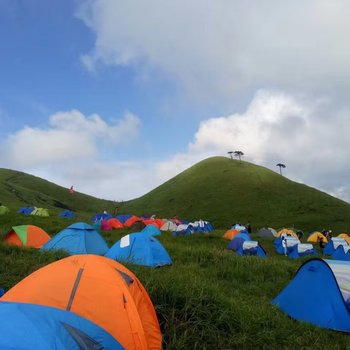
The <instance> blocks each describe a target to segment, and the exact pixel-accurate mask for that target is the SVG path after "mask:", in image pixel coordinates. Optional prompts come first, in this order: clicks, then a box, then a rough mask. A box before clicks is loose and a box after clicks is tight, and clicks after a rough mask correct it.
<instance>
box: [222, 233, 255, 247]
mask: <svg viewBox="0 0 350 350" xmlns="http://www.w3.org/2000/svg"><path fill="white" fill-rule="evenodd" d="M251 240H252V239H251V238H250V236H249V234H248V233H242V232H240V233H239V234H238V235H237V236H236V237H235V238H233V239H232V241H231V242H230V243H229V244H228V246H227V249H230V250H234V251H237V250H238V249H239V248H241V247H242V246H243V243H244V242H245V241H251Z"/></svg>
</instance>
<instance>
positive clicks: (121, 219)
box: [115, 214, 132, 224]
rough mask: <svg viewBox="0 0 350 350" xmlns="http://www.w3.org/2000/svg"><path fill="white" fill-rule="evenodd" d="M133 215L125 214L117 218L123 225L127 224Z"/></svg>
mask: <svg viewBox="0 0 350 350" xmlns="http://www.w3.org/2000/svg"><path fill="white" fill-rule="evenodd" d="M131 217H132V215H129V214H125V215H117V216H116V217H115V218H116V219H118V220H119V221H120V222H121V223H122V224H125V221H127V220H128V219H130V218H131Z"/></svg>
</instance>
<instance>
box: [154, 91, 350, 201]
mask: <svg viewBox="0 0 350 350" xmlns="http://www.w3.org/2000/svg"><path fill="white" fill-rule="evenodd" d="M306 101H308V99H304V98H301V97H299V98H296V97H293V96H291V95H288V94H284V93H280V92H276V91H274V92H272V91H260V92H258V93H257V94H256V96H255V98H254V99H253V100H252V102H251V103H250V105H249V107H248V108H247V110H246V112H244V113H242V114H235V115H231V116H227V117H218V118H212V119H209V120H206V121H203V122H202V123H201V124H200V126H199V129H198V131H197V132H196V134H195V136H194V141H193V142H192V143H191V144H189V147H188V153H186V154H178V155H176V156H174V157H173V159H172V160H170V161H168V162H164V163H162V164H160V165H159V166H158V170H159V172H160V173H161V174H162V175H163V176H164V178H168V177H170V176H171V175H174V174H176V173H178V172H180V171H182V170H184V169H185V168H187V167H188V166H189V165H192V164H194V163H196V162H197V161H199V160H201V159H203V158H206V157H208V156H213V155H225V156H228V155H227V152H228V151H231V150H232V151H235V150H241V151H243V152H244V154H245V156H244V158H245V159H246V160H248V161H251V162H253V163H256V164H259V165H263V166H267V167H269V168H272V169H274V170H276V171H278V169H277V168H276V164H277V163H279V162H282V163H284V164H286V166H287V168H286V169H285V171H284V173H285V174H286V176H287V177H289V178H291V179H293V180H295V181H298V182H303V183H305V184H308V185H311V186H315V187H317V188H320V189H323V190H325V191H327V192H328V193H331V194H333V195H336V196H339V197H341V198H344V199H346V200H348V201H350V186H349V185H348V178H349V176H350V165H349V164H348V161H347V160H348V159H349V157H350V139H349V137H348V136H347V135H348V130H349V129H350V118H349V116H350V109H343V110H333V111H332V109H333V107H334V106H332V105H331V104H330V102H329V101H327V100H318V101H314V102H313V103H310V102H306ZM325 111H327V112H325ZM330 111H332V112H330Z"/></svg>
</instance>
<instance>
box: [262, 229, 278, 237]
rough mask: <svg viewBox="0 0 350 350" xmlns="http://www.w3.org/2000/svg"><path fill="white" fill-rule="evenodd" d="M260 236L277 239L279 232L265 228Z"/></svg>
mask: <svg viewBox="0 0 350 350" xmlns="http://www.w3.org/2000/svg"><path fill="white" fill-rule="evenodd" d="M258 236H260V237H266V238H275V237H277V232H276V230H274V229H273V228H271V227H268V228H265V227H263V228H261V229H260V230H259V231H258Z"/></svg>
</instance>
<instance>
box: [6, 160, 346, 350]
mask: <svg viewBox="0 0 350 350" xmlns="http://www.w3.org/2000/svg"><path fill="white" fill-rule="evenodd" d="M0 200H1V201H2V203H4V204H6V205H8V206H9V207H10V208H11V209H13V210H12V211H11V213H9V214H6V215H3V216H0V239H1V238H2V236H3V235H4V234H5V233H6V232H7V230H8V229H9V227H10V226H14V225H20V224H34V225H37V226H40V227H41V228H43V229H44V230H45V231H46V232H48V233H49V234H50V235H54V234H56V233H57V232H59V231H60V230H62V229H63V228H65V227H66V226H68V225H69V224H71V223H72V221H86V222H89V221H88V220H89V218H90V214H92V213H93V212H97V211H100V210H102V209H105V208H106V209H107V210H109V211H111V210H112V208H111V207H107V206H108V205H112V203H110V202H107V201H103V200H98V199H95V198H93V197H90V196H85V195H83V194H80V193H75V194H74V196H71V195H70V194H69V192H68V190H67V189H66V188H62V187H60V186H56V185H54V184H52V183H50V182H47V181H44V180H42V179H39V178H36V177H34V176H29V175H26V174H23V173H19V172H14V171H10V170H0ZM26 205H36V206H44V207H47V208H49V209H52V211H58V210H61V209H60V208H63V207H68V208H71V209H74V210H75V211H78V212H80V216H79V219H75V220H65V219H60V218H58V217H57V216H50V217H44V218H41V217H31V216H24V215H20V214H16V213H15V210H16V209H18V207H20V206H26ZM122 209H123V211H125V212H131V213H133V212H135V213H137V212H138V213H141V212H146V211H155V212H157V213H158V214H159V215H160V216H168V215H174V214H177V215H179V216H183V217H188V218H192V217H193V218H197V217H198V218H199V217H203V218H204V217H205V218H208V219H210V220H212V221H213V222H214V223H215V224H216V225H217V226H219V225H222V227H224V226H229V225H230V224H231V223H232V222H234V221H241V222H242V223H245V221H248V220H251V221H252V223H253V224H254V227H255V229H257V227H258V225H259V224H261V225H263V224H265V223H268V224H269V225H273V226H276V227H277V226H282V225H292V224H294V225H298V226H301V227H303V228H304V227H311V226H312V227H313V228H315V227H320V226H323V225H324V226H331V227H332V228H333V229H334V230H335V231H337V229H336V227H337V228H338V229H339V230H342V227H346V222H349V215H350V209H349V204H347V203H345V202H342V201H340V200H338V199H335V198H333V197H331V196H328V195H326V194H324V193H322V192H319V191H317V190H315V189H312V188H310V187H307V186H303V185H300V184H297V183H294V182H292V181H289V180H288V179H286V178H284V177H281V176H279V175H278V174H275V173H274V172H272V171H270V170H267V169H265V168H262V167H257V166H255V165H252V164H249V163H245V162H242V164H239V162H236V161H231V160H229V159H225V158H212V159H208V160H206V161H203V162H201V163H199V164H197V165H195V166H194V167H192V168H190V169H188V170H187V171H185V172H184V173H182V174H180V175H179V176H177V177H175V178H174V179H172V180H170V181H168V182H167V183H165V184H164V185H162V186H160V187H158V188H157V189H155V190H154V191H152V192H150V193H149V194H147V195H145V196H144V197H141V198H140V199H138V200H135V201H130V202H128V203H126V204H125V205H123V206H122ZM129 232H130V231H128V230H118V231H116V230H114V231H108V232H102V234H103V236H104V237H105V239H106V240H107V242H108V244H109V245H112V244H113V243H114V242H116V241H117V240H118V239H120V238H121V237H122V236H123V235H125V234H127V233H129ZM223 233H224V230H216V231H215V232H214V233H212V234H210V235H200V234H194V235H191V236H185V237H173V235H172V234H171V233H169V232H166V233H163V234H162V236H160V237H159V240H160V241H161V242H162V243H163V245H164V247H165V248H166V249H167V251H168V252H169V254H170V256H171V258H172V260H173V265H172V266H169V267H164V268H156V269H151V268H146V267H140V266H134V265H129V266H128V267H129V268H130V269H131V270H132V271H133V272H134V273H135V274H136V275H137V276H138V277H139V278H140V280H141V282H142V283H143V285H144V286H145V288H146V289H147V291H148V293H149V295H150V297H151V299H152V301H153V303H154V306H155V309H156V312H157V316H158V320H159V322H160V326H161V330H162V334H163V348H164V349H178V350H182V349H184V350H185V349H194V350H205V349H207V350H211V349H222V350H223V349H346V348H348V346H349V345H348V343H349V338H348V334H345V333H341V332H335V331H330V330H322V329H319V328H317V327H314V326H312V325H310V324H307V323H303V322H297V321H294V320H292V319H290V318H289V317H287V316H286V315H284V314H283V313H282V312H281V311H280V310H278V309H277V308H276V307H274V306H273V305H271V300H272V299H273V298H275V297H276V296H277V295H278V294H279V292H280V291H281V290H282V289H283V288H284V287H285V286H286V285H287V284H288V283H289V281H290V280H291V279H292V278H293V275H294V273H295V272H296V270H297V269H298V267H299V266H300V265H301V263H302V262H303V261H305V260H307V258H304V259H298V260H293V261H292V260H291V259H288V258H286V257H284V256H280V255H277V254H276V253H275V251H274V247H273V242H272V240H268V239H261V238H258V237H257V236H256V235H255V234H253V239H259V241H260V243H261V244H262V246H263V247H264V249H265V250H266V251H267V254H268V257H267V258H266V259H259V258H256V257H239V256H236V255H235V254H234V253H233V252H232V251H228V250H226V249H225V248H226V246H227V243H228V241H226V240H224V239H222V238H221V236H222V235H223ZM335 233H337V232H335ZM65 256H66V254H65V253H64V252H60V251H59V252H40V251H37V250H34V249H27V248H17V247H11V246H6V245H5V244H3V243H1V242H0V266H1V268H0V288H4V289H5V290H8V289H9V288H11V287H12V286H13V285H14V284H15V283H17V282H18V281H20V280H21V279H23V278H24V277H26V276H28V275H29V274H30V273H32V272H33V271H35V270H36V269H38V268H40V267H42V266H44V265H46V264H49V263H50V262H53V261H55V260H58V259H61V258H63V257H65ZM320 307H322V305H320Z"/></svg>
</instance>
